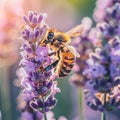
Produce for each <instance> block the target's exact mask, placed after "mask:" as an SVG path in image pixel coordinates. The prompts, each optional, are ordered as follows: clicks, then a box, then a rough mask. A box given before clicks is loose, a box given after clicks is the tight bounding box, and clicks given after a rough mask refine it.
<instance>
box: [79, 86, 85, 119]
mask: <svg viewBox="0 0 120 120" xmlns="http://www.w3.org/2000/svg"><path fill="white" fill-rule="evenodd" d="M78 93H79V115H80V120H84V115H83V113H84V111H83V88H82V87H80V88H79V92H78Z"/></svg>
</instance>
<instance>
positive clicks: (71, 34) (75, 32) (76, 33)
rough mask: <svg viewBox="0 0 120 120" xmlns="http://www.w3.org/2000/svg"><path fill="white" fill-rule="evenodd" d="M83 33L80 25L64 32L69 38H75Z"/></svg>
mask: <svg viewBox="0 0 120 120" xmlns="http://www.w3.org/2000/svg"><path fill="white" fill-rule="evenodd" d="M82 32H83V26H82V25H81V24H80V25H78V26H76V27H74V28H72V29H71V30H69V31H68V32H66V34H67V35H68V36H69V37H70V38H71V39H73V38H75V37H78V36H80V35H81V33H82Z"/></svg>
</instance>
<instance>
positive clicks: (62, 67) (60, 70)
mask: <svg viewBox="0 0 120 120" xmlns="http://www.w3.org/2000/svg"><path fill="white" fill-rule="evenodd" d="M81 32H82V26H81V25H78V26H76V27H75V28H73V29H71V30H70V31H68V32H66V33H63V32H57V31H56V30H55V29H49V30H48V31H47V33H46V35H45V38H43V40H41V42H40V44H41V45H46V46H48V47H49V48H50V49H51V50H52V51H54V52H53V53H54V55H55V58H56V61H54V62H53V63H52V64H51V65H49V66H47V67H46V68H45V70H46V71H47V70H50V69H52V68H55V73H56V75H57V76H58V77H65V76H67V75H68V74H69V73H70V72H71V71H72V68H73V66H74V63H75V59H76V57H80V55H79V53H77V51H76V50H75V48H74V47H73V46H71V45H70V41H71V40H72V39H73V38H75V37H77V36H80V34H81Z"/></svg>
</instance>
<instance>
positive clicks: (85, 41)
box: [70, 17, 96, 87]
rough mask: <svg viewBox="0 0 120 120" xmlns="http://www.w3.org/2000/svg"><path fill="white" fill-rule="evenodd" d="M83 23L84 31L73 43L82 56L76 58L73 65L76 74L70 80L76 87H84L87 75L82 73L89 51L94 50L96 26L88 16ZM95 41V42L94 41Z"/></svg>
mask: <svg viewBox="0 0 120 120" xmlns="http://www.w3.org/2000/svg"><path fill="white" fill-rule="evenodd" d="M81 25H82V27H83V31H82V33H81V35H80V36H79V37H78V38H76V39H74V40H73V41H72V43H71V44H72V45H73V46H74V47H75V49H76V50H77V52H78V53H79V54H80V58H76V62H75V65H74V67H73V71H74V74H73V75H72V76H71V77H70V81H71V82H72V84H74V85H75V86H76V87H84V86H85V83H86V79H85V76H83V75H82V72H83V70H84V69H85V67H86V63H85V61H86V59H88V55H89V53H90V52H91V51H92V48H93V44H92V42H94V41H93V40H94V37H95V36H94V35H95V33H94V32H96V31H95V28H93V29H91V27H92V20H91V19H90V18H88V17H85V18H83V19H82V22H81ZM94 43H95V42H94Z"/></svg>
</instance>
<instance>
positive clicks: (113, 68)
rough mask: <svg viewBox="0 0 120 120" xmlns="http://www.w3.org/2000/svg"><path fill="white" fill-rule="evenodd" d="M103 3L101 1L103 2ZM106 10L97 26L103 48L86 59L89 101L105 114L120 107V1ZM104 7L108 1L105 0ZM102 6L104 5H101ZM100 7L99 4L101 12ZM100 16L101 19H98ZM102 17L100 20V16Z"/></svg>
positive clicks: (85, 72) (91, 105) (88, 102)
mask: <svg viewBox="0 0 120 120" xmlns="http://www.w3.org/2000/svg"><path fill="white" fill-rule="evenodd" d="M101 1H102V0H98V1H97V3H98V2H101ZM107 2H108V3H107V5H106V7H105V6H104V7H105V8H104V10H103V11H104V18H103V19H99V20H100V21H101V23H98V24H97V29H98V33H96V34H98V38H99V39H100V40H101V47H97V48H96V49H95V52H92V53H91V54H90V55H89V59H87V60H86V63H87V65H88V66H87V68H86V69H85V70H84V72H83V75H84V76H86V78H87V80H89V81H88V82H87V83H86V87H87V90H86V100H87V104H88V106H89V107H91V108H92V109H94V110H99V111H101V112H104V111H111V110H114V109H117V108H120V62H119V61H120V36H119V22H120V19H119V18H120V14H119V9H120V4H119V2H120V1H119V0H109V1H107ZM102 4H104V1H102ZM100 6H101V4H100ZM99 8H100V7H99V4H97V8H96V9H95V10H98V9H99ZM96 17H97V16H96ZM98 18H99V17H98Z"/></svg>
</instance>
